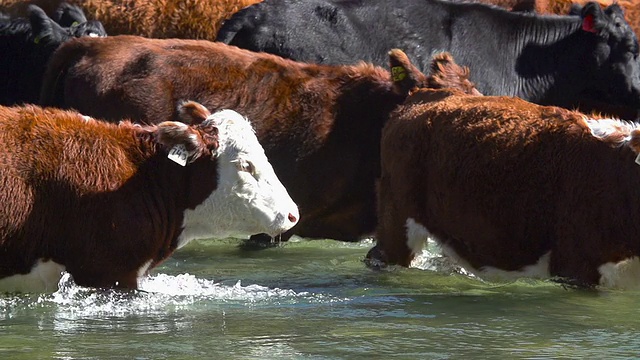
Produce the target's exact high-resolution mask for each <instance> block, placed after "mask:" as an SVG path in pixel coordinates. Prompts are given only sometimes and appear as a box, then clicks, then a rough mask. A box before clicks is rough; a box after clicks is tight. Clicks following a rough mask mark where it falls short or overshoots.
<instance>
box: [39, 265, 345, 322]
mask: <svg viewBox="0 0 640 360" xmlns="http://www.w3.org/2000/svg"><path fill="white" fill-rule="evenodd" d="M344 300H345V299H338V298H335V297H333V296H329V295H326V294H316V293H311V292H306V291H301V292H297V291H294V290H291V289H280V288H269V287H266V286H261V285H257V284H251V285H247V286H244V285H242V283H241V281H240V280H238V281H237V282H235V284H233V285H229V284H223V283H219V282H215V281H213V280H207V279H200V278H198V277H196V276H195V275H191V274H180V275H166V274H157V275H152V276H148V277H145V278H143V279H142V280H140V281H139V290H137V291H123V290H114V289H94V288H87V287H82V286H78V285H77V284H75V282H74V281H73V278H72V277H71V275H70V274H68V273H66V272H65V273H64V274H63V276H62V278H61V279H60V282H59V284H58V291H56V292H55V293H53V294H43V295H40V296H38V297H37V299H36V300H35V302H34V304H33V306H43V307H49V306H53V307H55V308H56V313H57V315H56V316H60V317H62V318H67V319H74V318H76V319H77V318H88V317H96V316H100V317H105V316H106V317H124V316H130V315H141V314H144V315H150V314H151V315H153V314H165V313H167V312H175V311H182V310H189V311H191V310H194V309H201V308H206V307H210V306H214V307H215V306H224V307H229V306H232V307H233V306H235V307H263V306H273V305H277V306H282V305H287V304H292V305H297V304H311V303H326V302H336V301H337V302H340V301H344Z"/></svg>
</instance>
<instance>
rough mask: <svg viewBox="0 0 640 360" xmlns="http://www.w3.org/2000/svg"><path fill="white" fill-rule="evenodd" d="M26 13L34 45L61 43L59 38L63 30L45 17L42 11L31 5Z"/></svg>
mask: <svg viewBox="0 0 640 360" xmlns="http://www.w3.org/2000/svg"><path fill="white" fill-rule="evenodd" d="M27 12H28V14H29V15H28V16H29V23H30V24H31V32H32V36H33V42H34V43H36V44H40V43H52V42H61V40H62V39H61V38H60V36H61V34H64V33H65V30H64V29H63V28H62V27H61V26H60V25H58V24H57V23H56V22H55V21H53V20H52V19H51V18H50V17H49V16H47V14H45V12H44V10H42V9H41V8H40V7H38V6H36V5H33V4H32V5H29V7H28V8H27Z"/></svg>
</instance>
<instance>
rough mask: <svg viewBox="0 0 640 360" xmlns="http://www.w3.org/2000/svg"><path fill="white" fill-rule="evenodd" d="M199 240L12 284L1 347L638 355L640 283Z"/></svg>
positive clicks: (187, 352)
mask: <svg viewBox="0 0 640 360" xmlns="http://www.w3.org/2000/svg"><path fill="white" fill-rule="evenodd" d="M238 244H239V243H238V242H237V241H233V240H223V241H221V240H207V241H196V242H193V243H191V244H189V245H188V246H187V247H185V248H184V249H181V250H180V251H178V252H177V253H176V254H175V255H174V256H173V257H172V258H170V259H169V260H167V261H166V262H165V263H164V264H162V265H161V266H160V267H158V268H156V269H155V270H154V271H153V272H152V274H151V276H150V277H148V278H146V279H144V280H143V281H142V283H141V284H140V288H141V290H139V291H135V292H124V291H114V290H96V289H88V288H83V287H79V286H77V285H75V284H74V283H73V280H72V279H71V278H69V277H68V276H66V277H65V278H63V280H62V281H61V284H60V285H61V286H60V289H59V290H58V291H57V292H55V293H53V294H26V295H4V296H0V359H40V358H47V359H49V358H55V359H202V358H206V359H373V358H388V359H391V358H395V359H460V358H472V359H473V358H478V359H493V358H495V359H507V358H510V359H513V358H517V359H551V358H553V359H586V358H591V359H603V358H606V359H617V358H619V359H622V358H625V359H628V358H638V357H640V337H639V336H638V328H639V327H638V325H640V319H639V316H638V315H639V314H640V310H639V309H638V303H639V302H638V296H639V295H640V292H636V291H586V290H576V289H565V288H563V287H562V286H560V285H558V284H555V283H552V282H544V281H531V280H519V281H516V282H511V283H501V284H496V283H487V282H483V281H481V280H479V279H476V278H473V277H470V276H466V275H463V274H459V273H456V272H455V271H454V269H453V268H452V267H449V266H447V265H446V264H442V263H441V262H439V261H438V259H437V258H436V257H435V256H434V255H433V254H431V253H426V254H425V255H424V256H423V257H421V259H420V260H419V261H418V262H417V263H416V265H417V266H418V268H411V269H403V268H393V269H389V270H384V271H371V270H369V269H367V268H365V267H364V265H363V263H362V258H363V257H364V255H365V254H366V252H367V250H368V249H369V248H370V247H371V246H372V244H371V243H370V242H364V243H360V244H347V243H341V242H335V241H330V240H326V241H324V240H322V241H319V240H315V241H307V240H296V241H293V242H290V243H288V244H286V245H285V246H282V247H279V248H273V249H267V250H263V251H253V252H248V251H243V250H240V249H239V248H238Z"/></svg>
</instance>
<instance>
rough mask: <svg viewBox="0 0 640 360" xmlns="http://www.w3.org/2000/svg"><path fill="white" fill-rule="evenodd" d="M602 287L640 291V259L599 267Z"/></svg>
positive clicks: (632, 258) (609, 263) (629, 259)
mask: <svg viewBox="0 0 640 360" xmlns="http://www.w3.org/2000/svg"><path fill="white" fill-rule="evenodd" d="M598 272H599V273H600V282H599V283H600V286H602V287H606V288H613V289H633V290H637V289H640V259H639V258H638V257H637V256H634V257H631V258H628V259H625V260H622V261H620V262H617V263H614V262H608V263H606V264H602V265H600V266H599V267H598Z"/></svg>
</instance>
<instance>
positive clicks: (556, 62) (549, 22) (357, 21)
mask: <svg viewBox="0 0 640 360" xmlns="http://www.w3.org/2000/svg"><path fill="white" fill-rule="evenodd" d="M217 40H218V41H222V42H225V43H227V44H231V45H236V46H239V47H242V48H246V49H249V50H253V51H264V52H269V53H273V54H277V55H280V56H283V57H287V58H291V59H295V60H298V61H306V62H316V63H326V64H345V63H354V62H356V61H358V60H365V61H368V62H372V63H374V64H379V65H383V64H385V61H386V54H387V52H388V51H389V49H391V48H401V49H403V50H404V51H405V52H406V53H407V55H408V56H409V58H410V59H412V60H413V62H414V63H415V64H416V65H417V66H418V68H420V69H421V70H422V71H426V70H427V69H428V65H429V60H430V58H431V55H432V54H433V53H434V52H436V51H443V50H446V51H448V52H450V53H451V54H452V55H453V56H454V57H455V59H456V61H457V62H458V63H460V64H461V65H466V66H469V67H471V69H472V73H471V80H472V81H473V82H475V84H476V86H477V88H478V90H479V91H480V92H482V93H483V94H485V95H511V96H518V97H521V98H523V99H525V100H528V101H531V102H535V103H538V104H543V105H557V106H562V107H567V108H576V107H577V108H579V109H581V110H583V111H591V110H598V111H602V112H605V113H608V114H611V115H617V116H624V117H633V118H635V117H636V116H637V111H638V108H640V67H639V63H638V59H637V57H638V41H637V39H636V35H635V34H634V32H633V31H632V30H631V28H630V27H629V24H628V23H627V22H626V21H625V20H624V16H623V13H622V10H621V8H620V7H619V6H618V5H617V4H614V5H611V6H609V7H607V8H606V9H602V8H601V7H600V6H599V5H598V4H597V3H588V4H586V5H585V6H584V7H583V8H581V11H580V16H555V15H554V16H549V15H547V16H544V15H537V14H530V13H513V12H509V11H506V10H504V9H500V8H498V7H495V6H489V5H485V4H478V3H452V2H448V1H441V0H367V1H363V0H264V1H263V2H261V3H258V4H255V5H252V6H249V7H247V8H245V9H243V10H241V11H239V12H238V13H236V14H235V15H234V16H233V17H231V19H229V20H227V21H226V22H225V23H224V25H223V26H222V28H221V30H220V32H219V33H218V38H217ZM617 107H620V108H617ZM612 108H614V109H612Z"/></svg>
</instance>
